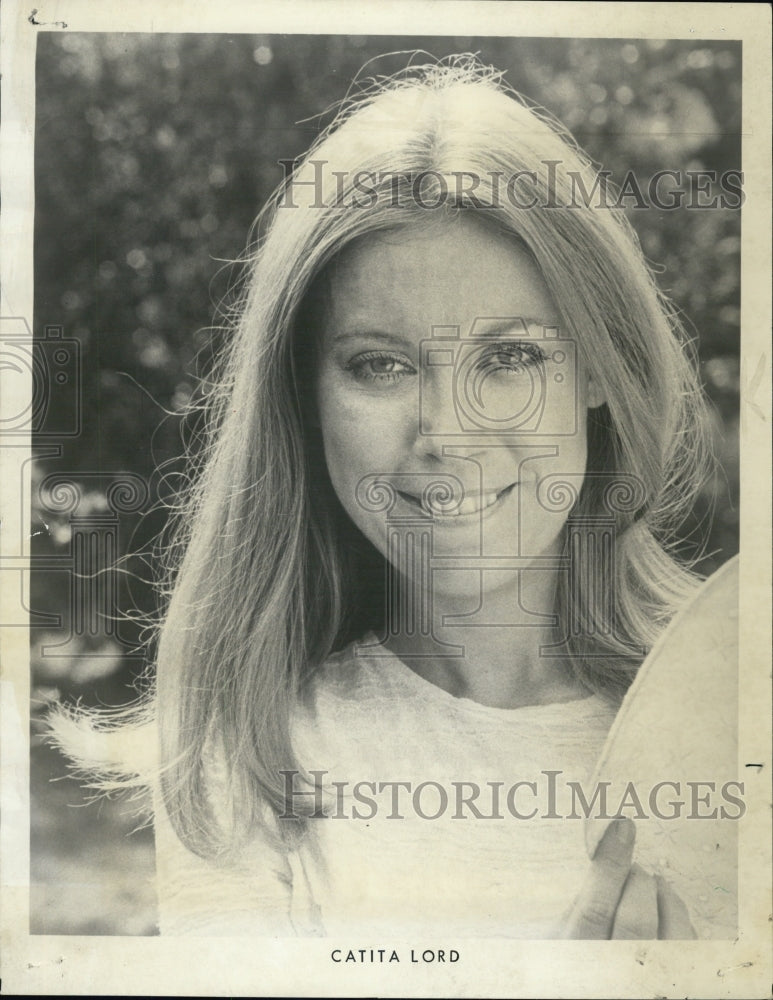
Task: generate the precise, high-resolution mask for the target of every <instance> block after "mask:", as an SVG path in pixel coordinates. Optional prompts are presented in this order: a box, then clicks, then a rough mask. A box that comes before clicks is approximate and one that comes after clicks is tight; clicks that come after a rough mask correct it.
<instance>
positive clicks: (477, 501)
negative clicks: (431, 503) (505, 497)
mask: <svg viewBox="0 0 773 1000" xmlns="http://www.w3.org/2000/svg"><path fill="white" fill-rule="evenodd" d="M498 498H499V493H498V492H497V491H496V490H494V491H492V492H490V493H481V494H479V495H478V496H474V497H465V498H464V500H462V502H461V503H460V504H459V506H458V507H455V508H454V509H453V510H451V511H443V510H436V509H434V508H432V509H431V510H430V513H431V514H432V515H433V516H434V517H447V518H454V517H464V516H465V515H470V514H478V513H480V511H483V510H486V508H487V507H491V506H492V504H495V503H496V502H497V500H498Z"/></svg>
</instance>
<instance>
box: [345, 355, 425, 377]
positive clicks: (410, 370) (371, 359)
mask: <svg viewBox="0 0 773 1000" xmlns="http://www.w3.org/2000/svg"><path fill="white" fill-rule="evenodd" d="M346 369H347V371H350V372H352V374H353V375H354V377H355V378H357V379H361V380H363V381H370V382H395V381H396V380H397V379H400V378H404V377H405V376H407V375H415V374H416V369H415V368H414V367H413V365H412V364H411V363H410V361H408V359H407V358H401V357H398V356H396V355H394V354H380V353H369V354H358V355H357V357H356V358H352V360H351V361H349V362H348V363H347V365H346Z"/></svg>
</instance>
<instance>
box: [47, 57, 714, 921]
mask: <svg viewBox="0 0 773 1000" xmlns="http://www.w3.org/2000/svg"><path fill="white" fill-rule="evenodd" d="M605 194H606V193H605V191H604V189H603V188H602V187H600V186H599V185H598V183H597V178H596V174H595V172H594V169H593V167H592V166H591V164H590V162H589V160H588V159H587V157H586V156H585V155H584V154H583V153H582V152H581V151H579V150H578V149H577V147H576V145H575V144H574V142H573V141H572V140H571V138H570V137H569V136H568V135H567V134H566V133H565V132H564V131H563V130H562V129H561V127H560V126H559V125H558V124H557V123H555V122H553V121H551V120H550V119H549V118H548V116H547V115H546V114H544V113H542V112H540V111H537V110H534V109H532V108H530V107H529V106H528V105H527V104H526V103H525V102H524V101H523V100H522V99H520V98H519V97H518V96H517V95H515V94H512V93H509V92H508V91H507V90H506V88H505V87H504V86H503V85H502V84H501V82H500V81H499V74H497V73H495V72H493V71H490V70H487V69H484V68H481V67H479V66H477V65H476V64H475V63H474V62H473V61H472V60H470V59H455V60H449V61H448V62H446V63H444V64H441V65H437V66H429V67H418V68H412V69H411V70H410V71H409V72H407V73H405V74H403V75H400V76H399V77H397V78H394V79H392V80H389V81H386V82H385V83H383V84H379V85H378V86H374V87H373V88H372V89H371V90H369V91H367V92H365V93H363V94H361V95H360V96H358V97H357V98H355V99H353V100H351V101H350V102H349V103H348V104H347V106H346V107H345V108H344V109H343V110H342V112H341V113H340V115H339V116H338V118H337V120H336V122H335V123H334V125H333V126H332V127H331V129H329V130H328V132H327V133H326V134H325V135H324V136H323V137H322V138H321V139H320V140H319V142H317V143H316V144H315V145H314V147H313V148H312V149H311V150H310V151H309V153H308V154H307V155H306V156H305V157H304V159H303V160H302V161H301V162H300V163H299V164H298V165H297V166H296V168H295V170H294V171H293V172H292V175H291V176H289V177H288V179H287V182H286V184H284V185H283V186H282V188H281V190H279V191H278V192H277V193H276V195H275V197H274V198H273V199H272V201H271V203H270V204H269V205H268V206H267V208H266V209H265V211H264V212H263V213H262V214H261V216H260V217H259V220H258V226H257V236H258V239H257V245H256V247H255V250H254V254H253V255H252V256H251V258H250V260H249V265H248V266H249V278H248V282H247V284H246V287H245V293H244V298H243V302H242V306H241V310H240V315H239V318H238V321H237V322H236V324H235V327H234V330H233V339H232V342H231V344H230V347H229V349H228V356H227V358H226V359H225V360H224V364H223V367H222V370H221V373H220V379H219V381H218V383H217V385H216V387H215V388H214V390H213V392H212V397H211V400H210V402H211V421H210V438H209V446H208V450H207V453H206V455H205V460H204V462H203V464H202V466H201V468H200V469H199V471H198V476H197V479H196V483H195V486H194V488H193V489H192V491H191V493H190V496H189V497H188V501H187V506H186V508H185V510H184V512H183V514H182V515H181V517H180V522H179V523H180V532H179V537H178V540H177V541H178V545H177V548H176V550H175V551H176V553H179V557H176V558H174V559H173V560H172V564H173V572H172V574H171V587H170V598H169V601H168V607H167V610H166V615H165V620H164V623H163V627H162V629H161V632H160V641H159V647H158V657H157V676H156V681H155V685H154V689H153V692H152V696H149V697H148V699H147V700H146V701H145V702H144V704H143V705H142V706H141V708H140V709H139V710H138V712H137V713H136V715H135V718H134V731H136V732H138V733H139V734H140V736H139V739H140V740H141V741H142V742H145V741H146V740H149V739H151V737H150V736H149V735H148V734H150V733H153V734H157V737H158V754H159V762H158V767H157V771H156V776H155V778H154V779H153V784H154V787H155V803H156V818H155V823H156V840H157V862H158V873H159V901H160V910H161V929H162V932H168V933H185V932H193V933H224V934H236V933H265V934H275V935H281V934H308V933H315V934H336V933H346V932H347V931H349V932H351V933H355V932H357V933H360V934H361V933H364V932H367V934H368V936H369V937H374V935H377V934H378V933H380V932H392V933H394V934H398V933H399V934H401V935H402V936H405V935H406V934H408V933H411V932H414V931H415V932H417V933H431V934H433V935H437V934H438V933H441V932H445V933H447V934H449V935H451V934H456V935H489V934H491V935H504V936H513V937H534V938H540V937H558V936H574V937H607V938H608V937H658V936H660V937H690V936H692V935H693V930H692V927H691V924H690V919H689V914H688V913H687V910H686V908H685V906H684V903H683V902H682V901H681V900H680V899H679V898H678V896H676V894H675V893H674V892H673V890H672V889H671V888H670V887H669V886H668V884H667V882H664V881H663V880H662V879H657V880H656V879H655V878H654V876H652V875H651V874H648V873H646V872H644V871H643V870H642V869H639V868H638V867H637V866H635V865H633V866H632V864H631V857H632V851H633V840H634V836H635V832H634V829H633V825H632V823H631V822H630V820H623V819H620V820H618V821H616V822H614V823H612V825H611V826H610V828H609V830H608V832H607V835H606V836H605V837H604V839H603V841H602V843H601V844H600V846H599V848H598V850H597V851H596V855H595V858H594V860H593V861H592V862H589V860H588V858H587V855H586V853H585V849H584V845H583V837H582V827H581V824H580V823H578V822H576V821H575V822H571V821H570V820H569V819H568V818H567V817H568V816H569V815H570V814H571V810H572V809H573V808H574V807H575V806H576V795H577V789H578V788H580V789H582V788H583V782H587V781H588V779H589V776H590V774H591V772H592V770H593V766H594V763H595V761H596V759H597V758H598V755H599V753H600V751H601V748H602V745H603V743H604V739H605V737H606V734H607V732H608V730H609V727H610V725H611V723H612V721H613V719H614V717H615V712H616V708H617V706H618V704H619V701H620V698H621V696H622V694H623V693H624V692H625V690H626V688H627V687H628V685H629V684H630V682H631V680H632V678H633V677H634V676H635V674H636V671H637V668H638V666H639V665H640V663H641V662H642V660H643V658H644V656H645V655H646V652H647V651H648V650H649V649H650V648H651V646H652V645H653V643H654V642H655V640H656V639H657V638H658V636H659V635H660V634H661V633H662V631H663V629H664V628H665V626H666V625H667V624H668V622H669V621H670V619H671V618H672V616H673V615H674V613H675V611H676V610H677V609H678V608H679V607H680V606H682V605H683V604H684V603H685V601H686V600H687V599H688V598H689V596H690V595H691V594H692V592H693V591H694V589H695V586H696V579H695V577H694V576H693V575H692V574H691V573H690V572H689V571H688V569H687V568H685V567H684V566H683V565H681V564H680V563H679V562H678V561H677V560H676V558H675V557H674V556H673V555H672V554H671V552H670V550H669V546H670V543H671V541H672V537H673V528H674V525H676V524H678V523H679V520H680V518H681V516H682V515H683V514H685V513H686V512H687V511H688V510H689V507H690V503H691V500H692V497H693V496H694V491H695V489H696V488H697V485H698V484H699V482H700V481H701V477H702V475H703V472H704V468H703V466H704V455H705V451H704V448H703V431H702V413H703V402H702V400H701V396H700V391H699V387H698V384H697V381H696V376H695V373H694V370H693V367H692V365H691V362H690V360H689V358H688V357H687V355H686V353H685V345H684V338H683V335H682V331H681V329H680V327H679V323H678V320H677V319H676V316H675V313H674V310H673V309H671V308H670V307H669V305H668V303H667V302H666V301H664V299H663V298H662V297H661V295H660V294H659V292H658V290H657V288H656V286H655V284H654V282H653V279H652V276H651V274H650V272H649V270H648V268H647V266H646V265H645V262H644V260H643V257H642V254H641V252H640V250H639V248H638V244H637V241H636V238H635V236H634V234H633V232H632V230H631V228H630V226H629V224H628V223H627V221H626V219H625V217H624V215H623V213H622V212H621V211H620V210H619V209H614V208H613V207H610V205H609V204H608V202H607V200H606V197H605ZM143 723H144V724H146V725H144V727H143ZM68 725H69V722H68V720H67V719H62V720H60V722H59V727H60V731H61V732H62V734H63V735H62V739H63V740H64V741H65V742H69V744H70V747H71V749H72V747H73V746H74V745H75V743H76V742H77V741H76V739H75V737H74V736H73V733H72V732H71V731H69V730H68ZM130 731H131V730H130V728H125V729H123V730H122V732H123V734H124V737H123V738H124V739H128V737H127V736H126V734H127V733H128V732H130ZM154 738H155V737H154ZM138 770H139V768H138ZM570 794H571V796H574V799H573V800H572V801H569V800H568V799H567V796H568V795H570ZM574 818H575V820H576V818H577V817H576V816H574Z"/></svg>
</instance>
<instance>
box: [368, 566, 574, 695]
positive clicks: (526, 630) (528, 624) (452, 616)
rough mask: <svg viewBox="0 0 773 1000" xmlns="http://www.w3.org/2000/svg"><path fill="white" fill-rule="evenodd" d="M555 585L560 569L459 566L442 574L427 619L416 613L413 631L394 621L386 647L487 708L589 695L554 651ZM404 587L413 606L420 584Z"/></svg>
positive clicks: (423, 674) (430, 677)
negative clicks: (460, 568) (461, 568)
mask: <svg viewBox="0 0 773 1000" xmlns="http://www.w3.org/2000/svg"><path fill="white" fill-rule="evenodd" d="M556 582H557V579H556V574H555V571H554V570H543V569H524V570H520V571H518V572H517V573H513V572H512V571H509V572H507V573H500V572H499V571H484V572H480V571H473V570H469V571H454V576H453V577H449V574H448V573H446V579H444V578H443V573H442V572H439V573H436V574H435V576H434V578H433V586H432V595H431V596H432V600H431V601H430V602H427V601H426V600H425V601H424V602H423V607H424V608H425V609H427V611H425V613H424V619H425V620H424V621H421V616H420V615H419V616H417V615H416V614H415V613H414V614H412V615H411V616H410V620H411V627H410V628H406V627H405V622H404V620H401V617H400V616H397V619H396V620H394V618H393V622H392V628H391V630H390V633H389V635H388V637H387V639H386V645H387V646H388V647H389V649H390V650H391V651H392V652H394V653H395V654H396V655H397V656H399V657H400V659H402V660H403V661H404V662H405V663H406V664H407V665H408V666H409V667H411V669H412V670H414V671H415V672H416V673H417V674H419V675H420V676H421V677H423V678H425V680H427V681H429V682H430V683H432V684H436V685H437V686H438V687H440V688H442V689H443V690H445V691H448V692H449V693H450V694H453V695H455V696H457V697H464V698H470V699H471V700H472V701H477V702H480V703H481V704H483V705H489V706H492V707H496V708H520V707H523V706H526V705H545V704H550V703H553V702H563V701H573V700H575V699H577V698H583V697H586V696H587V695H588V690H587V689H586V688H585V687H583V686H582V685H581V684H580V683H579V682H578V681H577V680H576V678H575V677H574V676H573V674H572V672H571V669H570V667H569V664H568V661H567V659H566V657H564V656H560V655H551V652H554V651H555V647H556V645H557V640H558V638H559V637H558V636H557V632H556V627H555V620H554V607H555V592H556ZM401 591H402V592H401V595H400V596H401V601H400V602H399V606H400V607H401V608H402V609H407V608H408V607H410V601H411V595H412V591H413V588H411V586H410V583H407V584H405V585H404V586H403V587H402V588H401ZM417 610H418V609H417ZM403 617H404V616H403ZM417 617H418V620H417ZM428 617H429V621H431V625H429V623H428V621H427V618H428ZM417 625H418V627H417ZM551 646H552V647H553V650H551V649H550V647H551Z"/></svg>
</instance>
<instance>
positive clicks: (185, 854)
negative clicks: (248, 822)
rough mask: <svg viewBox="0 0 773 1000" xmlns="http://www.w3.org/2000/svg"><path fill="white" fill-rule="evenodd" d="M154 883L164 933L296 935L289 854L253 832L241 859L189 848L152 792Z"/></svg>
mask: <svg viewBox="0 0 773 1000" xmlns="http://www.w3.org/2000/svg"><path fill="white" fill-rule="evenodd" d="M154 812H155V820H154V828H155V838H156V886H157V892H158V909H159V927H160V931H161V934H163V935H167V934H169V935H198V936H221V937H223V936H228V937H238V936H245V935H249V936H255V935H261V936H272V937H287V936H295V935H296V934H297V930H296V928H295V926H294V923H293V919H292V915H291V911H292V895H293V871H292V866H291V863H290V860H289V858H288V856H287V855H285V854H283V853H281V852H280V851H278V850H277V849H276V848H275V847H273V846H272V845H270V844H269V843H268V841H267V839H263V838H260V837H257V838H255V839H254V841H253V842H252V843H251V845H250V849H249V852H245V854H244V856H243V858H242V859H241V860H240V862H239V863H238V864H237V863H234V864H229V865H227V866H226V865H225V864H223V865H221V864H219V863H216V862H212V861H207V860H205V859H204V858H201V857H199V856H198V855H196V854H194V853H193V852H192V851H189V850H188V849H187V848H186V847H185V846H184V845H183V843H182V842H181V841H180V839H179V838H178V836H177V834H176V832H175V830H174V827H173V826H172V823H171V821H170V819H169V816H168V814H167V812H166V809H165V808H164V805H163V802H162V800H161V795H160V793H159V792H155V793H154Z"/></svg>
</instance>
